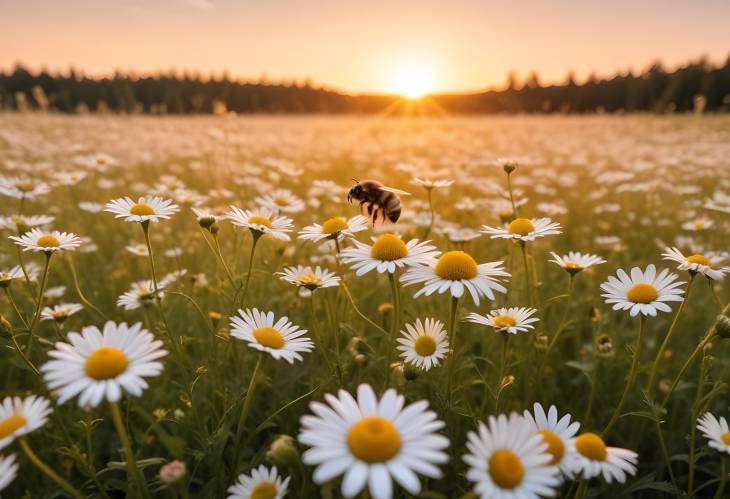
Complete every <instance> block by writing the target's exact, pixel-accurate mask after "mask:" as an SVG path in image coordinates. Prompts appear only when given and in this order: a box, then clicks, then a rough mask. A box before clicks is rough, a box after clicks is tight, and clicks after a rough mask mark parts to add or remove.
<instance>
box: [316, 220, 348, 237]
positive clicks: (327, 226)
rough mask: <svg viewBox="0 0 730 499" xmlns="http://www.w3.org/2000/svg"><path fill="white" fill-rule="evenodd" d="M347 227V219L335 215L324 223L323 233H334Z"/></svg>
mask: <svg viewBox="0 0 730 499" xmlns="http://www.w3.org/2000/svg"><path fill="white" fill-rule="evenodd" d="M345 229H347V220H345V219H344V218H343V217H334V218H330V219H329V220H327V221H326V222H325V223H323V224H322V234H334V233H335V232H341V231H343V230H345Z"/></svg>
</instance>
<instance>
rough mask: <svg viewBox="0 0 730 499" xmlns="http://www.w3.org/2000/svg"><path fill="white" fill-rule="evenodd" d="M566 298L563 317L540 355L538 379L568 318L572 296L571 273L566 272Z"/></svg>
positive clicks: (540, 377)
mask: <svg viewBox="0 0 730 499" xmlns="http://www.w3.org/2000/svg"><path fill="white" fill-rule="evenodd" d="M568 276H569V277H568V279H569V281H568V293H567V294H568V299H567V300H566V303H565V309H564V310H563V317H562V318H561V319H560V325H558V329H557V330H556V331H555V335H554V336H553V338H552V340H550V343H548V347H547V349H546V350H545V355H543V357H542V361H541V362H540V369H538V371H537V376H538V380H540V379H542V373H543V370H544V369H545V364H546V363H547V361H548V358H549V357H550V352H552V351H553V348H554V347H555V345H556V344H557V343H558V339H560V335H561V334H562V333H563V331H564V330H565V321H566V320H567V319H568V312H570V305H571V303H572V298H573V277H574V275H573V274H570V273H569V274H568Z"/></svg>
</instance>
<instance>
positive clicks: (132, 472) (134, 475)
mask: <svg viewBox="0 0 730 499" xmlns="http://www.w3.org/2000/svg"><path fill="white" fill-rule="evenodd" d="M109 409H110V411H111V413H112V421H113V422H114V428H115V429H116V431H117V435H118V436H119V440H121V442H122V447H124V455H125V457H126V459H127V474H128V476H129V479H130V480H132V481H134V482H135V483H136V485H137V488H138V489H139V493H140V494H142V495H143V496H144V497H150V491H149V489H148V488H147V482H146V481H145V479H144V476H143V475H142V473H141V471H140V469H139V468H138V467H137V461H136V459H135V458H134V451H133V450H132V443H131V442H130V440H129V435H128V434H127V430H126V428H125V427H124V421H123V420H122V413H121V412H120V411H119V404H117V403H116V402H110V403H109Z"/></svg>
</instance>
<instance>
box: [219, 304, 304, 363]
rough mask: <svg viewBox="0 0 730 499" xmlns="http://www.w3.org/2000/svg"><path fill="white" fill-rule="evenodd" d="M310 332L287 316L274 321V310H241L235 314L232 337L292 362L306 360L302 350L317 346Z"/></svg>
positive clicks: (277, 357)
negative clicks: (308, 334)
mask: <svg viewBox="0 0 730 499" xmlns="http://www.w3.org/2000/svg"><path fill="white" fill-rule="evenodd" d="M306 334H307V330H306V329H299V327H298V326H295V325H293V324H292V323H291V322H289V320H288V318H287V317H286V316H285V317H282V318H280V319H279V320H278V321H276V323H274V312H268V313H265V312H259V311H258V309H255V308H254V309H253V310H249V309H246V310H245V311H244V310H240V309H239V310H238V315H236V316H234V317H231V336H233V337H234V338H238V339H239V340H243V341H245V342H246V343H248V346H250V347H251V348H255V349H256V350H259V351H261V352H267V353H268V354H269V355H271V356H272V357H274V358H275V359H277V360H278V359H284V360H286V361H287V362H289V363H290V364H293V363H294V360H303V359H302V356H301V355H300V354H299V352H311V351H312V349H313V348H314V343H312V341H311V340H310V339H309V337H308V336H305V335H306Z"/></svg>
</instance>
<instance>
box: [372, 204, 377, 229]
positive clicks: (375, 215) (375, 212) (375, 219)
mask: <svg viewBox="0 0 730 499" xmlns="http://www.w3.org/2000/svg"><path fill="white" fill-rule="evenodd" d="M377 221H378V209H377V208H375V209H374V210H373V226H375V223H376V222H377Z"/></svg>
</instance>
